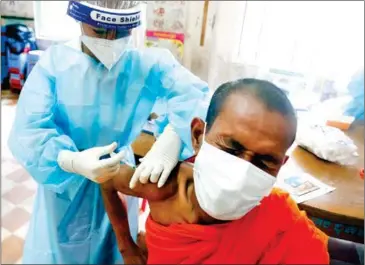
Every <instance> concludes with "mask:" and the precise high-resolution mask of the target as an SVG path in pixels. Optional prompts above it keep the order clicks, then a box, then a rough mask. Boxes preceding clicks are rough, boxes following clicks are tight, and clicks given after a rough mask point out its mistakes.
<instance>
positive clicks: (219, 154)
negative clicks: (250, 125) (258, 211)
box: [194, 138, 276, 220]
mask: <svg viewBox="0 0 365 265" xmlns="http://www.w3.org/2000/svg"><path fill="white" fill-rule="evenodd" d="M275 181H276V178H275V177H273V176H271V175H270V174H268V173H266V172H264V171H262V170H261V169H259V168H258V167H256V166H254V165H253V164H251V163H249V162H247V161H245V160H243V159H240V158H238V157H235V156H233V155H230V154H229V153H226V152H224V151H222V150H220V149H218V148H216V147H214V146H212V145H210V144H208V143H207V142H206V141H205V140H204V138H203V144H202V146H201V148H200V151H199V154H198V155H197V156H196V158H195V163H194V186H195V193H196V197H197V199H198V203H199V205H200V207H201V208H202V209H203V210H204V211H205V212H206V213H207V214H209V215H210V216H211V217H213V218H215V219H218V220H235V219H239V218H241V217H243V216H244V215H245V214H247V213H248V212H249V211H251V210H252V209H253V208H254V207H256V206H257V205H259V204H260V201H261V200H262V199H263V198H264V197H265V196H268V195H269V194H270V192H271V190H272V188H273V186H274V184H275Z"/></svg>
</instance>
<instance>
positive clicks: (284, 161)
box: [282, 155, 289, 165]
mask: <svg viewBox="0 0 365 265" xmlns="http://www.w3.org/2000/svg"><path fill="white" fill-rule="evenodd" d="M288 159H289V156H287V155H286V156H285V157H284V159H283V163H282V165H284V164H285V163H286V162H287V161H288Z"/></svg>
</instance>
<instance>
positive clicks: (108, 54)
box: [67, 1, 143, 70]
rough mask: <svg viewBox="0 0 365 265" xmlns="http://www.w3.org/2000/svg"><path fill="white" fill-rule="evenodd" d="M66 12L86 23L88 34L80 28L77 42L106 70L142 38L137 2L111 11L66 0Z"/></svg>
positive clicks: (139, 9) (139, 10)
mask: <svg viewBox="0 0 365 265" xmlns="http://www.w3.org/2000/svg"><path fill="white" fill-rule="evenodd" d="M67 14H68V15H69V16H71V17H72V18H74V19H75V20H77V21H79V22H81V23H83V24H82V25H88V26H90V27H89V31H90V30H92V34H89V33H88V32H86V31H85V29H84V28H83V26H82V27H81V30H82V36H81V41H82V42H83V44H84V45H85V46H86V47H87V48H88V49H89V50H90V51H91V52H92V53H93V54H94V56H95V57H96V58H97V59H98V60H99V61H100V62H101V63H102V64H104V65H105V67H106V68H108V69H109V70H111V68H112V67H113V66H114V65H115V64H116V63H117V62H118V60H119V59H120V57H121V56H122V55H123V53H124V51H125V50H126V49H128V48H133V47H136V46H137V45H138V44H139V43H138V42H140V40H141V39H143V37H141V35H142V34H143V32H142V31H141V30H138V28H141V27H140V25H141V8H140V5H138V6H135V7H133V8H129V9H121V10H113V9H108V8H101V7H97V6H94V5H91V4H89V3H85V2H76V1H70V2H69V6H68V10H67ZM90 35H91V36H90Z"/></svg>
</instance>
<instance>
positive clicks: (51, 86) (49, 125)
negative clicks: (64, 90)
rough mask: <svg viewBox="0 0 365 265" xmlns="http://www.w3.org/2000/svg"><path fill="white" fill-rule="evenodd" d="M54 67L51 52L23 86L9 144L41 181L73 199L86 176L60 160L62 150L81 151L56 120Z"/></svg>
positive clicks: (25, 165) (32, 173)
mask: <svg viewBox="0 0 365 265" xmlns="http://www.w3.org/2000/svg"><path fill="white" fill-rule="evenodd" d="M43 57H44V58H43ZM45 66H47V67H45ZM47 69H48V70H47ZM51 69H52V60H51V56H50V54H49V51H47V52H46V53H45V54H44V55H43V56H42V59H41V60H40V61H39V62H38V63H37V64H36V66H35V67H34V68H33V70H32V72H31V74H30V75H29V77H28V79H27V81H26V83H25V85H24V87H23V89H22V92H21V94H20V97H19V101H18V105H17V110H16V116H15V120H14V123H13V126H12V129H11V132H10V136H9V139H8V146H9V149H10V151H11V152H12V154H13V155H14V157H15V158H16V159H17V160H18V161H19V162H20V164H21V165H22V166H23V167H24V168H25V169H26V170H27V171H28V172H29V173H30V174H31V175H32V177H33V178H34V179H35V180H36V181H37V182H38V183H39V184H43V185H44V187H46V188H47V189H49V190H52V191H54V192H56V193H64V192H66V193H65V195H66V196H68V197H69V198H70V199H72V198H73V197H74V195H75V193H76V192H77V189H78V187H79V186H80V185H81V184H82V181H83V179H82V177H80V176H78V175H76V174H70V173H67V172H65V171H63V170H62V169H61V168H60V167H59V166H58V163H57V156H58V153H59V152H60V151H61V150H71V151H77V148H76V146H75V144H74V142H73V141H72V139H70V137H68V136H67V135H65V134H64V133H63V132H62V128H60V127H58V126H57V125H56V123H55V120H54V113H55V108H56V100H57V99H56V94H55V78H54V76H53V75H52V74H51V73H50V72H51Z"/></svg>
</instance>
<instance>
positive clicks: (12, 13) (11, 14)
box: [0, 1, 34, 28]
mask: <svg viewBox="0 0 365 265" xmlns="http://www.w3.org/2000/svg"><path fill="white" fill-rule="evenodd" d="M0 10H1V13H0V15H1V25H6V24H11V23H22V24H25V25H27V26H29V27H32V28H34V12H33V1H1V2H0Z"/></svg>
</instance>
